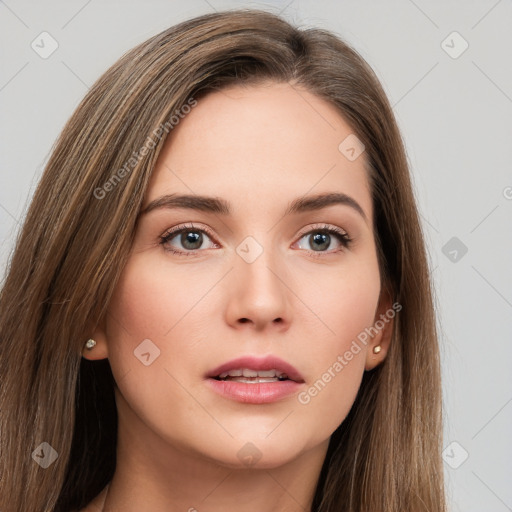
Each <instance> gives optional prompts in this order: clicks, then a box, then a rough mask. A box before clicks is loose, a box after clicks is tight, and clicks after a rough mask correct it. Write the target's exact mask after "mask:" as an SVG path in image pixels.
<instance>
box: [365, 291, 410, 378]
mask: <svg viewBox="0 0 512 512" xmlns="http://www.w3.org/2000/svg"><path fill="white" fill-rule="evenodd" d="M401 309H402V306H401V305H400V304H398V303H395V304H392V299H391V294H390V293H389V289H388V287H387V286H384V287H382V289H381V294H380V297H379V304H378V305H377V310H376V312H375V318H374V320H373V324H372V327H370V328H368V330H369V331H370V332H371V336H372V338H371V341H370V342H369V343H368V348H367V352H366V363H365V370H373V369H374V368H376V367H377V366H378V365H379V364H381V363H382V362H383V361H384V359H386V355H387V353H388V350H389V345H390V343H391V335H392V333H393V324H394V317H395V316H396V313H397V311H400V310H401ZM377 346H380V352H378V353H377V354H376V353H375V352H374V351H373V349H374V348H375V347H377Z"/></svg>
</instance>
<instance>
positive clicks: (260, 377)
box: [213, 368, 293, 384]
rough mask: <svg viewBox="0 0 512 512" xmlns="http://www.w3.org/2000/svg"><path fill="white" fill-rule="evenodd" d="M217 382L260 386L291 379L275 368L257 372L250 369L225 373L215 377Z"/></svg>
mask: <svg viewBox="0 0 512 512" xmlns="http://www.w3.org/2000/svg"><path fill="white" fill-rule="evenodd" d="M213 378H214V379H215V380H222V381H231V382H244V383H246V384H258V383H262V382H282V381H285V380H293V379H289V378H288V375H286V373H283V372H281V371H279V370H276V369H275V368H273V369H271V370H261V371H255V370H251V369H249V368H239V369H236V370H230V371H229V372H223V373H221V374H220V375H217V376H215V377H213Z"/></svg>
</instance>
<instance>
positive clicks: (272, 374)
mask: <svg viewBox="0 0 512 512" xmlns="http://www.w3.org/2000/svg"><path fill="white" fill-rule="evenodd" d="M275 376H276V371H275V370H265V371H259V372H258V377H275Z"/></svg>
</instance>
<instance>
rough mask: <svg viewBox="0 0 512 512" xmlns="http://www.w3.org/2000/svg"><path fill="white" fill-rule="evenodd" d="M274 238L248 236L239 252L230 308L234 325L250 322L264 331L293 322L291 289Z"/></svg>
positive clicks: (266, 234)
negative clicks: (271, 325) (291, 319)
mask: <svg viewBox="0 0 512 512" xmlns="http://www.w3.org/2000/svg"><path fill="white" fill-rule="evenodd" d="M272 239H273V237H272V235H271V234H269V233H263V234H259V235H255V236H247V237H246V238H245V239H243V240H242V242H241V243H240V244H239V245H238V246H237V248H236V255H235V262H234V269H233V273H232V276H231V279H233V280H234V287H233V290H236V292H235V293H233V294H232V295H231V298H230V306H229V308H228V310H229V312H228V314H229V316H230V321H231V322H242V323H245V322H247V321H250V322H252V323H254V324H255V325H256V326H258V327H260V328H263V327H264V326H265V325H267V324H271V323H272V322H276V323H279V324H283V323H288V322H289V321H290V317H289V316H290V308H289V299H290V297H289V293H290V292H289V289H288V288H287V286H286V285H285V283H286V275H285V271H283V270H282V269H284V268H285V266H284V265H283V262H282V261H280V254H279V248H278V247H273V246H272Z"/></svg>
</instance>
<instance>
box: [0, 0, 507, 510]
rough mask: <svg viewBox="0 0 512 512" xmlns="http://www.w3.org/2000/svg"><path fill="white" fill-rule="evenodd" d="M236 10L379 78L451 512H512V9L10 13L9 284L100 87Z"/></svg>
mask: <svg viewBox="0 0 512 512" xmlns="http://www.w3.org/2000/svg"><path fill="white" fill-rule="evenodd" d="M239 6H243V7H259V8H263V9H267V10H269V11H271V12H273V13H276V14H277V13H281V15H282V16H283V17H285V18H286V19H287V20H289V21H291V22H292V23H294V24H297V25H299V26H300V27H322V28H326V29H329V30H332V31H334V32H335V33H337V34H338V35H339V36H341V37H342V38H344V39H345V40H346V41H347V42H348V43H349V44H351V45H352V46H353V47H354V48H355V49H356V50H357V51H358V52H359V53H360V54H361V55H362V56H363V57H364V58H365V59H366V60H367V61H368V62H369V64H370V65H371V66H372V67H373V69H374V70H375V72H376V73H377V75H378V77H379V78H380V80H381V82H382V84H383V86H384V89H385V90H386V93H387V94H388V96H389V98H390V101H391V103H392V105H393V108H394V111H395V114H396V117H397V120H398V123H399V125H400V129H401V130H402V133H403V136H404V139H405V143H406V147H407V153H408V158H409V162H410V165H411V172H412V174H413V181H414V187H415V193H416V196H417V200H418V204H419V208H420V211H421V215H422V221H423V227H424V230H425V235H426V239H427V240H426V241H427V244H428V250H429V255H430V263H431V272H432V278H433V282H434V286H435V289H436V304H437V312H438V318H439V322H438V323H439V332H440V340H441V350H442V361H443V362H442V364H443V379H444V380H443V389H444V391H443V393H444V406H445V428H444V430H445V441H444V447H445V448H446V450H445V452H444V460H445V462H444V464H445V468H446V482H447V489H448V496H449V501H450V510H451V511H453V512H456V511H457V512H458V511H461V512H462V511H463V512H482V511H485V512H505V511H507V510H512V486H511V485H510V482H511V480H510V477H511V475H512V462H511V460H512V441H511V432H512V428H511V427H512V372H511V371H510V364H511V354H512V336H511V334H512V271H511V265H510V264H511V262H512V258H511V255H512V236H511V235H512V229H511V228H512V168H511V163H512V143H511V142H512V141H511V135H512V58H511V56H512V30H511V28H512V3H511V2H510V1H507V0H501V1H496V0H489V1H487V0H485V1H484V0H482V1H453V0H452V1H441V0H438V1H430V2H428V1H426V0H415V1H413V0H387V1H384V2H377V1H369V0H365V1H334V0H329V1H316V2H315V1H312V0H308V1H305V0H292V1H290V0H283V1H274V2H268V1H267V2H245V1H241V2H234V1H232V2H229V1H221V0H208V1H206V0H188V1H163V0H150V1H142V0H131V1H124V2H121V1H114V0H107V1H105V0H102V1H100V0H67V1H64V0H61V1H57V0H45V1H36V0H33V1H28V0H5V1H0V39H1V45H0V48H1V50H0V51H1V52H2V53H1V77H0V105H1V113H2V117H1V123H0V130H1V133H0V141H1V152H0V158H1V166H0V169H1V171H0V266H1V269H2V274H3V273H4V272H5V268H6V264H7V261H8V258H9V254H10V251H11V250H12V248H13V244H14V240H15V236H16V233H17V230H18V228H19V226H20V224H21V222H22V220H23V216H24V213H25V211H26V208H27V205H28V203H29V201H30V198H31V196H32V194H33V191H34V187H35V185H36V184H37V181H38V179H39V177H40V175H41V172H42V170H43V168H44V165H45V163H46V161H47V159H48V156H49V153H50V150H51V147H52V145H53V143H54V142H55V140H56V138H57V136H58V134H59V132H60V131H61V129H62V128H63V126H64V124H65V122H66V120H67V119H68V118H69V116H70V115H71V113H72V112H73V110H74V109H75V108H76V107H77V105H78V103H79V101H80V100H81V99H82V98H83V96H84V94H85V93H86V92H87V89H88V88H89V87H90V86H91V85H92V83H93V82H94V81H95V80H96V79H97V78H98V77H99V76H100V75H101V74H102V73H103V72H104V71H105V70H106V69H107V68H108V67H109V66H110V65H111V64H112V63H113V62H114V61H115V60H117V59H118V58H119V57H120V56H121V55H122V54H123V53H124V52H125V51H127V50H128V49H130V48H132V47H133V46H135V45H136V44H138V43H140V42H142V41H144V40H145V39H147V38H149V37H150V36H153V35H155V34H157V33H158V32H160V31H162V30H164V29H166V28H168V27H169V26H171V25H174V24H175V23H177V22H180V21H182V20H184V19H187V18H190V17H193V16H196V15H200V14H205V13H208V12H213V11H214V10H224V9H231V8H235V7H239ZM44 32H46V34H42V33H44ZM42 39H43V42H41V40H42ZM54 48H55V49H54ZM52 50H54V51H53V53H51V55H46V54H45V52H51V51H52ZM84 250H87V247H84ZM411 512H412V511H411ZM433 512H434V511H433Z"/></svg>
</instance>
